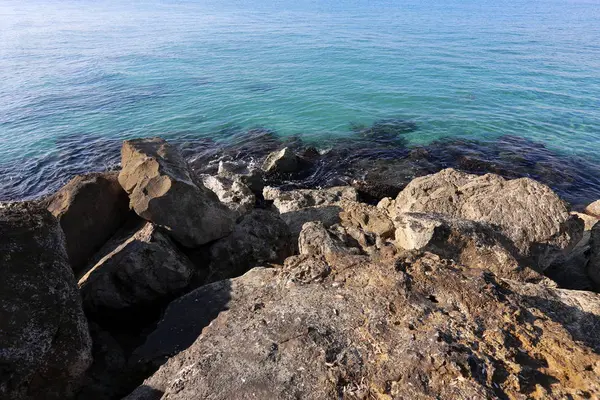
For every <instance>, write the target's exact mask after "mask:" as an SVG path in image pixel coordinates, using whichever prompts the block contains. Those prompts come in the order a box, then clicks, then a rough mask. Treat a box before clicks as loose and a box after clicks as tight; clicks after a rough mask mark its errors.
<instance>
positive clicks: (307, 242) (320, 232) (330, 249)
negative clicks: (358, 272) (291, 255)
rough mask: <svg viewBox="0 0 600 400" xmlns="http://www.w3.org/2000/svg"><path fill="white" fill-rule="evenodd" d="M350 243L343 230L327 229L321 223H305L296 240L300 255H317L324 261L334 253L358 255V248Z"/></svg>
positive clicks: (350, 240)
mask: <svg viewBox="0 0 600 400" xmlns="http://www.w3.org/2000/svg"><path fill="white" fill-rule="evenodd" d="M340 228H341V227H340ZM351 243H352V239H351V237H350V236H349V235H348V234H346V233H345V232H344V230H343V228H341V229H340V230H335V229H327V228H325V226H324V225H323V223H322V222H321V221H313V222H307V223H305V224H304V226H303V227H302V231H301V232H300V237H299V238H298V248H299V250H300V254H301V255H319V256H324V257H325V258H326V259H327V258H329V257H331V256H332V255H335V254H336V253H341V254H359V253H360V251H359V249H358V246H356V247H355V246H351V245H350V244H351Z"/></svg>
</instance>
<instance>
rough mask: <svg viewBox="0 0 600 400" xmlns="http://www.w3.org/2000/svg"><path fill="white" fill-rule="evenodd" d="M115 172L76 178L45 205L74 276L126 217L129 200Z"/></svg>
mask: <svg viewBox="0 0 600 400" xmlns="http://www.w3.org/2000/svg"><path fill="white" fill-rule="evenodd" d="M117 177H118V173H117V172H108V173H93V174H87V175H80V176H76V177H75V178H73V179H71V181H70V182H69V183H67V184H66V185H65V186H63V187H62V188H61V189H60V190H59V191H58V192H56V193H55V194H54V195H52V196H51V197H50V198H49V199H48V200H46V202H47V203H46V204H47V206H48V210H49V211H50V212H51V213H52V214H53V215H54V216H55V217H56V218H57V219H58V221H59V222H60V226H61V228H62V230H63V232H64V233H65V238H66V243H67V254H68V255H69V260H70V262H71V266H72V267H73V270H74V271H75V272H79V271H80V270H81V269H82V268H83V267H85V265H86V263H87V261H88V259H89V258H90V257H91V256H92V255H93V254H94V253H95V252H96V251H98V250H99V249H100V247H102V245H104V243H106V241H107V240H108V239H110V237H111V236H112V235H113V234H114V233H115V232H116V231H117V230H118V229H119V227H120V226H121V225H122V224H123V222H124V221H125V219H126V218H127V215H128V214H129V198H128V197H127V193H125V191H124V190H123V188H121V185H119V181H118V180H117Z"/></svg>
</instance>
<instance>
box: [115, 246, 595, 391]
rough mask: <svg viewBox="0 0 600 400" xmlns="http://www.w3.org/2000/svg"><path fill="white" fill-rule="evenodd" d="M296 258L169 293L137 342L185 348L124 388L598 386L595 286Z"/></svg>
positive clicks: (435, 265)
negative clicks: (175, 295)
mask: <svg viewBox="0 0 600 400" xmlns="http://www.w3.org/2000/svg"><path fill="white" fill-rule="evenodd" d="M293 259H294V260H295V261H294V262H290V263H287V262H286V266H285V267H284V268H282V269H278V270H273V269H262V268H259V269H254V270H252V271H250V272H249V273H248V274H246V275H244V276H242V277H240V278H237V279H233V280H228V281H223V282H218V283H215V284H213V285H209V286H206V287H202V288H199V289H197V290H195V291H194V292H191V293H189V294H188V295H186V296H184V297H183V298H181V299H179V300H177V301H176V302H174V303H172V304H171V305H170V307H169V308H168V310H167V312H166V313H165V317H164V319H163V320H162V321H161V322H160V323H159V324H158V327H157V329H156V331H155V332H154V333H153V334H152V335H151V336H150V338H151V339H150V340H149V341H148V342H147V343H146V345H144V346H143V351H142V350H140V353H144V354H145V356H146V357H147V358H150V359H152V358H153V357H154V356H155V355H158V354H165V349H164V347H163V348H160V347H161V346H158V347H156V345H157V344H161V343H165V342H163V341H162V340H161V338H164V339H166V340H168V341H170V342H171V345H170V346H169V348H170V349H171V350H172V351H171V352H169V353H168V354H169V355H171V354H174V353H176V352H177V351H181V350H183V351H181V352H180V353H179V354H177V355H175V356H174V357H172V358H170V359H169V360H168V361H167V362H166V363H165V364H164V365H163V366H162V367H161V368H160V369H159V370H158V371H157V372H156V373H155V374H154V375H153V376H152V377H150V378H148V379H147V380H146V381H145V382H144V383H143V385H142V386H140V387H139V388H138V389H136V390H135V391H134V392H133V393H132V394H131V395H129V396H128V397H126V399H127V400H135V399H144V400H150V399H160V398H167V397H168V398H169V399H174V400H176V399H193V398H209V397H210V398H214V399H231V398H260V399H298V398H302V399H315V400H316V399H319V400H320V399H338V398H360V399H368V398H407V399H418V398H423V399H425V398H445V399H451V398H461V399H462V398H465V399H471V398H547V399H563V398H569V397H573V398H576V397H584V396H586V397H588V398H594V397H598V396H600V383H599V382H598V380H597V379H596V378H597V376H598V374H600V355H599V352H600V340H599V339H598V337H597V335H590V329H592V328H593V327H594V326H595V325H596V324H598V323H599V322H598V321H600V295H597V294H592V293H581V292H571V291H566V290H559V289H551V288H546V287H544V286H539V285H532V284H524V283H519V282H510V283H507V282H502V281H500V280H498V279H497V278H496V277H495V276H494V275H493V274H490V273H489V272H486V271H482V270H473V269H469V268H463V267H462V266H461V265H460V264H455V263H452V262H449V261H444V260H441V259H440V258H439V257H437V256H435V255H433V254H430V253H425V254H409V255H404V256H402V257H400V258H399V259H397V260H396V261H395V262H394V261H389V262H382V263H375V262H371V261H369V259H368V257H363V256H353V255H348V256H345V257H343V256H342V257H337V258H336V259H335V260H332V261H330V262H327V263H324V262H323V261H322V260H321V259H320V258H319V257H316V258H315V257H312V256H303V257H302V258H298V257H294V258H293ZM215 292H216V293H215ZM211 298H214V299H219V300H218V301H216V303H209V302H208V301H209V299H211ZM207 307H208V308H212V309H214V308H215V307H216V308H217V309H218V307H221V310H222V311H221V312H220V313H219V314H218V316H216V318H215V319H214V320H213V321H212V323H210V325H207V321H206V314H205V312H204V310H206V309H207ZM217 313H218V311H217V310H214V311H213V313H212V315H216V314H217ZM200 327H203V329H202V328H200ZM172 332H178V333H181V334H182V339H181V342H180V343H179V345H177V344H173V343H172V342H173V341H178V340H179V338H178V337H176V336H175V335H173V334H172ZM183 338H184V339H183ZM186 348H187V349H186ZM184 349H185V350H184ZM154 350H156V352H154ZM574 377H577V378H576V379H575V378H574Z"/></svg>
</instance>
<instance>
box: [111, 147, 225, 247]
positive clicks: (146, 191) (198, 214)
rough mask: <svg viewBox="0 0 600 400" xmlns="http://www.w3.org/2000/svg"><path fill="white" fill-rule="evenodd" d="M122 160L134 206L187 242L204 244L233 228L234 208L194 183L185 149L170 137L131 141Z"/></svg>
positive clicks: (121, 177) (124, 183)
mask: <svg viewBox="0 0 600 400" xmlns="http://www.w3.org/2000/svg"><path fill="white" fill-rule="evenodd" d="M121 164H122V170H121V173H120V174H119V182H120V183H121V186H122V187H123V188H124V189H125V191H126V192H127V193H129V198H130V204H131V208H133V209H134V210H135V212H136V213H137V214H138V215H139V216H140V217H142V218H144V219H146V220H148V221H150V222H153V223H154V224H156V225H159V226H161V227H163V228H165V229H166V230H167V231H169V233H170V235H171V236H172V237H173V238H174V239H175V240H176V241H178V242H179V243H181V244H182V245H184V246H187V247H196V246H200V245H202V244H205V243H208V242H211V241H213V240H216V239H219V238H221V237H224V236H226V235H227V234H229V233H230V232H231V231H232V229H233V226H234V224H235V216H234V214H233V212H232V211H230V210H229V209H228V208H227V207H225V206H224V205H222V204H221V203H220V202H219V199H218V198H217V196H216V195H215V194H214V193H213V192H211V191H210V190H208V189H207V188H205V187H204V186H203V185H202V184H200V185H197V184H196V183H195V182H194V180H193V179H192V175H191V172H190V169H189V167H188V165H187V163H186V162H185V160H184V159H183V157H182V156H181V154H179V152H178V151H177V150H176V149H175V148H174V147H173V146H171V145H169V144H168V143H167V142H166V141H165V140H163V139H161V138H152V139H135V140H127V141H125V142H124V143H123V148H122V150H121Z"/></svg>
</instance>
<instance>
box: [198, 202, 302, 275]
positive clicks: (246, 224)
mask: <svg viewBox="0 0 600 400" xmlns="http://www.w3.org/2000/svg"><path fill="white" fill-rule="evenodd" d="M291 240H292V239H291V237H290V231H289V228H288V226H287V225H286V223H285V222H284V221H283V220H282V219H281V218H279V216H278V215H277V214H275V213H273V212H270V211H266V210H261V209H255V210H253V211H252V212H251V213H250V214H247V215H245V216H244V217H243V219H242V220H241V221H240V222H239V223H238V224H237V225H236V226H235V228H234V230H233V232H232V233H231V235H229V236H227V237H225V238H223V239H221V240H219V241H217V242H215V243H214V244H213V245H212V246H211V247H210V251H209V252H210V273H209V276H208V280H209V281H217V280H221V279H227V278H233V277H236V276H239V275H242V274H243V273H245V272H246V271H248V270H249V269H250V268H252V267H255V266H260V265H263V264H265V263H281V262H283V260H285V258H286V257H288V256H290V255H291V254H292V251H293V248H294V247H293V244H292V242H291Z"/></svg>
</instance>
